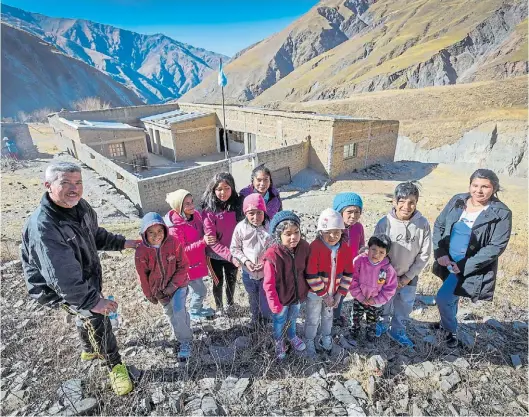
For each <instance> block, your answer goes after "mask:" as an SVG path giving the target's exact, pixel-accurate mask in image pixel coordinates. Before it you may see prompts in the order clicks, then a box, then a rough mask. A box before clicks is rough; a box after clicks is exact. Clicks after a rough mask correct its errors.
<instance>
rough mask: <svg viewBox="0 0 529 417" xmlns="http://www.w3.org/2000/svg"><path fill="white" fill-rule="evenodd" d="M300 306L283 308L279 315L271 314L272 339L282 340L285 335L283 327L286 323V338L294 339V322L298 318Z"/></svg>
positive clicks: (294, 305) (292, 305)
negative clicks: (272, 324)
mask: <svg viewBox="0 0 529 417" xmlns="http://www.w3.org/2000/svg"><path fill="white" fill-rule="evenodd" d="M300 308H301V304H299V303H298V304H291V305H289V306H283V310H281V313H277V314H274V313H272V320H273V322H274V330H273V334H274V339H275V340H282V339H283V336H284V333H285V326H286V324H287V321H288V323H289V324H288V328H287V329H286V333H287V337H288V339H289V340H292V339H294V337H296V320H297V318H298V316H299V309H300Z"/></svg>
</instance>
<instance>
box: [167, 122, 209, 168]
mask: <svg viewBox="0 0 529 417" xmlns="http://www.w3.org/2000/svg"><path fill="white" fill-rule="evenodd" d="M216 120H217V116H216V115H215V113H211V114H209V115H207V116H204V117H200V118H198V119H193V120H188V121H184V122H180V123H174V124H173V125H172V126H171V131H172V132H173V136H174V144H175V150H176V160H177V161H183V160H186V159H192V158H198V157H200V156H202V155H204V154H206V155H209V154H213V153H217V142H216Z"/></svg>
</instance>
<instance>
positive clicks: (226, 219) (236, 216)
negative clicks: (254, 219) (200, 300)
mask: <svg viewBox="0 0 529 417" xmlns="http://www.w3.org/2000/svg"><path fill="white" fill-rule="evenodd" d="M202 209H203V212H202V218H203V219H204V233H205V234H206V235H209V236H214V237H215V238H216V242H215V243H214V244H213V245H211V246H208V247H207V248H206V255H207V256H208V262H209V265H208V266H209V269H210V272H211V277H212V278H213V298H214V299H215V304H216V306H217V313H218V314H222V313H223V312H224V303H223V301H222V286H223V284H224V279H226V299H227V301H228V308H227V310H228V311H229V308H230V307H231V306H233V304H234V300H233V298H234V295H235V282H236V280H237V270H238V268H239V266H240V264H239V261H238V260H237V259H235V258H234V257H233V256H232V255H231V252H230V244H231V238H232V236H233V231H234V230H235V226H237V222H239V221H240V220H242V219H243V215H242V210H241V207H240V201H239V196H238V195H237V191H235V180H234V179H233V177H232V176H231V174H230V173H228V172H221V173H219V174H216V175H215V176H214V177H213V178H212V179H211V181H210V182H209V184H208V185H207V188H206V191H205V192H204V195H203V196H202ZM228 311H226V312H228Z"/></svg>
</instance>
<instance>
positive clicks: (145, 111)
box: [57, 103, 179, 128]
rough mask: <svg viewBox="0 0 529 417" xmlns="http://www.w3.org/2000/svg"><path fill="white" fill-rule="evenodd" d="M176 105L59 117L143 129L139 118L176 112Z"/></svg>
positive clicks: (74, 112) (134, 107) (78, 112)
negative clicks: (121, 124)
mask: <svg viewBox="0 0 529 417" xmlns="http://www.w3.org/2000/svg"><path fill="white" fill-rule="evenodd" d="M178 108H179V107H178V103H166V104H151V105H144V106H130V107H114V108H112V109H106V110H91V111H66V110H65V111H60V112H59V113H57V115H58V116H59V117H64V118H65V119H68V120H93V121H99V122H120V123H126V124H129V125H132V126H136V127H141V128H143V122H140V120H139V119H140V118H142V117H148V116H153V115H155V114H159V113H165V112H168V111H172V110H178Z"/></svg>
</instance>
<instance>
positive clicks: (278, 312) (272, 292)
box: [263, 211, 309, 359]
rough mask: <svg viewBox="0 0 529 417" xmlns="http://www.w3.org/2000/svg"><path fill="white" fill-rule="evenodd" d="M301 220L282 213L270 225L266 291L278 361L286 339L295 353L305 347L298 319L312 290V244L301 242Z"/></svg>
mask: <svg viewBox="0 0 529 417" xmlns="http://www.w3.org/2000/svg"><path fill="white" fill-rule="evenodd" d="M299 225H300V220H299V217H298V216H296V215H295V214H294V213H293V212H291V211H280V212H279V213H277V214H276V215H275V216H274V218H273V219H272V221H271V222H270V229H269V230H270V235H271V236H272V238H273V239H274V243H273V244H272V246H270V247H269V248H268V249H267V250H266V252H265V254H264V278H263V289H264V291H265V294H266V298H267V300H268V305H269V307H270V310H271V311H272V320H273V326H274V330H273V335H274V339H275V342H276V355H277V358H278V359H284V358H285V356H286V351H287V349H286V346H285V342H284V339H283V338H284V333H285V327H287V321H288V328H287V329H286V334H287V338H288V340H289V341H290V344H291V345H292V347H293V348H294V350H296V351H298V352H301V351H303V350H305V348H306V346H305V343H303V340H301V339H300V338H299V337H298V336H297V334H296V319H297V318H298V315H299V309H300V307H301V303H302V302H303V301H305V299H306V298H307V294H308V292H309V286H308V284H307V280H306V279H305V268H306V266H307V260H308V256H309V244H308V243H307V242H306V241H305V240H303V239H302V238H301V231H300V227H299Z"/></svg>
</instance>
